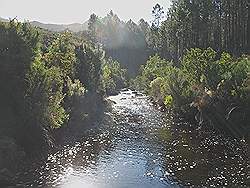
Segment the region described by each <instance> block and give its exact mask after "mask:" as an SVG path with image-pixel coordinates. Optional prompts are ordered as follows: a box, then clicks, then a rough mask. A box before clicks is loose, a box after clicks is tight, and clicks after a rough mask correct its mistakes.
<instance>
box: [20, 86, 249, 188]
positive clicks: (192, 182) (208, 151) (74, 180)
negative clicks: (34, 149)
mask: <svg viewBox="0 0 250 188" xmlns="http://www.w3.org/2000/svg"><path fill="white" fill-rule="evenodd" d="M109 99H110V100H112V101H114V103H115V104H114V105H113V111H112V112H111V113H110V114H109V115H110V117H111V118H112V121H108V122H107V120H106V121H103V122H101V123H100V126H99V128H98V130H93V131H92V132H89V134H88V136H84V137H83V138H82V139H81V141H79V142H77V143H72V144H69V145H65V146H64V147H63V148H61V149H60V150H59V151H58V152H56V153H54V154H52V155H51V156H49V157H48V160H47V162H46V163H45V164H43V165H37V164H30V165H29V166H28V167H26V168H25V170H24V171H23V172H21V173H20V174H19V176H18V179H19V182H20V183H19V184H20V185H26V186H34V187H39V186H40V187H62V188H77V187H79V188H80V187H81V188H84V187H86V188H152V187H154V188H165V187H182V186H214V187H216V186H223V185H224V186H226V185H231V186H237V187H240V186H242V187H244V186H245V187H247V186H250V185H249V182H247V180H248V179H249V174H248V171H247V169H248V168H249V164H248V161H247V155H246V150H244V148H243V149H242V146H241V145H239V146H237V145H236V144H235V143H237V142H235V143H234V142H231V141H229V140H226V139H225V138H222V137H216V136H213V135H209V134H208V135H203V136H202V137H201V136H199V135H198V134H196V133H191V132H189V131H187V130H185V129H182V128H181V127H187V126H189V125H188V124H185V123H178V122H174V121H173V117H172V115H171V113H167V114H166V113H164V114H163V113H161V112H159V111H157V110H156V109H155V108H154V107H153V106H152V105H151V104H150V103H149V102H148V100H147V98H146V97H145V96H143V95H138V94H136V93H133V94H132V93H131V91H126V92H122V93H121V94H119V95H117V96H112V97H109ZM222 140H223V142H222ZM20 179H21V180H20Z"/></svg>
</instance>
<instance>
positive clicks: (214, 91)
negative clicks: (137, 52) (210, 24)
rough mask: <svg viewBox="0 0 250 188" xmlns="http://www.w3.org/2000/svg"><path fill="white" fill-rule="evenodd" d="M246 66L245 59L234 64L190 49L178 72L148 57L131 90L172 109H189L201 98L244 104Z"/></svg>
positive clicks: (228, 57)
mask: <svg viewBox="0 0 250 188" xmlns="http://www.w3.org/2000/svg"><path fill="white" fill-rule="evenodd" d="M249 66H250V61H249V59H248V58H247V57H242V58H239V59H237V60H235V59H233V58H232V57H231V55H230V54H228V53H222V54H221V57H220V58H218V55H217V53H216V52H215V51H214V50H213V49H211V48H208V49H205V50H201V49H198V48H196V49H190V50H189V51H187V53H186V55H185V56H184V57H183V59H182V61H181V66H180V68H178V67H176V66H173V65H172V63H171V62H167V61H165V60H163V59H161V58H160V57H159V56H158V55H155V56H153V57H151V58H150V59H149V60H148V61H147V63H146V65H145V66H143V67H142V70H141V74H140V75H139V76H138V77H137V78H136V79H134V80H133V83H132V86H133V87H135V88H136V89H141V90H144V91H146V92H147V93H148V94H149V95H151V96H152V97H153V98H154V99H155V100H156V101H163V102H164V104H165V105H173V106H174V107H185V106H189V105H190V104H191V103H192V102H193V101H195V100H197V99H199V98H200V97H202V96H204V95H209V96H211V97H212V96H213V95H216V96H217V98H220V99H221V100H234V101H235V100H237V99H238V100H239V101H244V100H246V98H247V96H249V92H247V91H248V90H247V89H246V88H248V87H249V86H247V85H248V83H249Z"/></svg>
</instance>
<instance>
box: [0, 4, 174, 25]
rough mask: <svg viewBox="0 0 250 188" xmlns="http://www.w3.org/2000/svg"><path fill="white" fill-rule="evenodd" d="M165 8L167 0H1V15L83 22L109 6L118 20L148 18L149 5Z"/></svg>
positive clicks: (45, 20)
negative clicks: (158, 5)
mask: <svg viewBox="0 0 250 188" xmlns="http://www.w3.org/2000/svg"><path fill="white" fill-rule="evenodd" d="M156 3H159V4H160V5H161V6H163V7H165V8H166V9H167V8H168V7H169V5H170V0H0V17H3V18H13V17H17V18H18V19H19V20H21V21H22V20H23V19H25V20H29V21H33V20H37V21H41V22H45V23H74V22H78V23H82V22H84V21H86V20H87V19H88V18H89V16H90V14H91V13H95V14H97V15H98V16H102V17H103V16H105V15H106V14H107V13H108V12H109V11H110V10H111V9H112V10H113V12H114V13H116V14H118V16H119V17H120V19H122V20H125V21H127V20H129V19H130V18H131V19H132V20H134V21H135V22H137V21H138V20H139V19H140V18H144V19H145V20H147V21H149V20H151V11H152V7H153V6H154V5H155V4H156Z"/></svg>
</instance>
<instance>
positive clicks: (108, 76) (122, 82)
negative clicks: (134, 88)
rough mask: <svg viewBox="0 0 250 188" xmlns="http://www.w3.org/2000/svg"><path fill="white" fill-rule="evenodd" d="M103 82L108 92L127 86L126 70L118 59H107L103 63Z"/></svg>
mask: <svg viewBox="0 0 250 188" xmlns="http://www.w3.org/2000/svg"><path fill="white" fill-rule="evenodd" d="M102 83H103V88H104V89H105V91H106V93H107V94H112V93H115V92H116V91H118V90H119V89H121V88H123V87H125V86H126V70H125V69H122V68H121V66H120V64H119V63H118V62H117V61H113V60H112V59H111V58H109V59H107V60H106V61H105V62H104V63H103V65H102Z"/></svg>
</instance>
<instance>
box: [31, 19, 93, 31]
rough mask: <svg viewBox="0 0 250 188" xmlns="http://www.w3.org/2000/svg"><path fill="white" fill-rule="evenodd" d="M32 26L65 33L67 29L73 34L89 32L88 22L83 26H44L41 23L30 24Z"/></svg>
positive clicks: (74, 24) (75, 24) (76, 24)
mask: <svg viewBox="0 0 250 188" xmlns="http://www.w3.org/2000/svg"><path fill="white" fill-rule="evenodd" d="M30 24H31V25H33V26H36V27H40V28H42V29H47V30H49V31H56V32H60V31H64V30H66V29H68V30H70V31H72V32H79V31H84V30H87V28H88V22H85V23H83V24H79V23H73V24H44V23H41V22H37V21H33V22H30Z"/></svg>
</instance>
